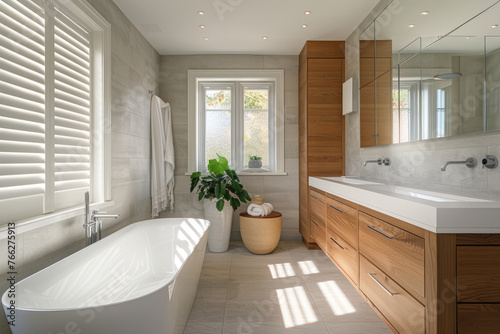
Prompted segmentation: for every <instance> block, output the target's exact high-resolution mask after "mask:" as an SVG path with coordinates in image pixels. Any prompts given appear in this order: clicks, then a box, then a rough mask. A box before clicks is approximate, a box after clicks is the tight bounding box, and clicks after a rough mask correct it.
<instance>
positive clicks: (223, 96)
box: [205, 89, 231, 110]
mask: <svg viewBox="0 0 500 334" xmlns="http://www.w3.org/2000/svg"><path fill="white" fill-rule="evenodd" d="M205 109H210V110H220V109H224V110H230V109H231V90H230V89H207V90H206V91H205Z"/></svg>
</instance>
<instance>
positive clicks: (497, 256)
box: [457, 246, 500, 303]
mask: <svg viewBox="0 0 500 334" xmlns="http://www.w3.org/2000/svg"><path fill="white" fill-rule="evenodd" d="M457 296H458V301H459V302H467V303H500V246H458V247H457Z"/></svg>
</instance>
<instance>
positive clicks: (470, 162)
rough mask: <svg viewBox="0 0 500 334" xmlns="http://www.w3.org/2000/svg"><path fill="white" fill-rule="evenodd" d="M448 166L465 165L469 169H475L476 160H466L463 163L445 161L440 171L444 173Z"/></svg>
mask: <svg viewBox="0 0 500 334" xmlns="http://www.w3.org/2000/svg"><path fill="white" fill-rule="evenodd" d="M448 165H466V166H467V167H469V168H473V167H476V165H477V160H476V158H472V157H470V158H467V160H465V161H446V162H445V163H444V164H443V165H442V166H441V171H442V172H444V171H445V170H446V167H448Z"/></svg>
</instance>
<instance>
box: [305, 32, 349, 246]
mask: <svg viewBox="0 0 500 334" xmlns="http://www.w3.org/2000/svg"><path fill="white" fill-rule="evenodd" d="M344 45H345V43H344V42H343V41H307V42H306V44H305V45H304V48H303V49H302V51H301V53H300V56H299V200H300V207H299V210H300V212H299V216H300V224H301V227H300V230H301V234H302V237H303V240H304V242H305V244H306V245H307V247H308V248H310V249H311V248H316V247H315V244H314V240H313V239H312V234H313V227H312V226H311V224H312V223H311V220H310V218H311V217H312V216H313V215H311V214H310V212H309V210H311V208H310V207H309V194H308V192H309V179H308V178H309V176H340V175H343V174H344V169H345V166H344V117H343V116H342V83H343V82H344ZM316 220H321V219H318V218H317V215H316ZM323 222H326V207H325V216H324V219H323ZM325 230H326V227H325ZM325 238H326V237H325Z"/></svg>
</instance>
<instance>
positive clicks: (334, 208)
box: [330, 204, 345, 213]
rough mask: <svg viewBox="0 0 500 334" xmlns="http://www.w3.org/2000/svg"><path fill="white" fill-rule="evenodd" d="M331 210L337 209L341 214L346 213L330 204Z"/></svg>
mask: <svg viewBox="0 0 500 334" xmlns="http://www.w3.org/2000/svg"><path fill="white" fill-rule="evenodd" d="M330 208H332V209H335V210H337V211H338V212H340V213H345V212H344V211H342V210H340V209H337V208H336V207H334V206H333V205H331V204H330Z"/></svg>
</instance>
